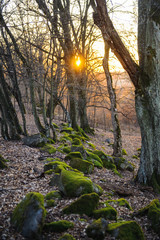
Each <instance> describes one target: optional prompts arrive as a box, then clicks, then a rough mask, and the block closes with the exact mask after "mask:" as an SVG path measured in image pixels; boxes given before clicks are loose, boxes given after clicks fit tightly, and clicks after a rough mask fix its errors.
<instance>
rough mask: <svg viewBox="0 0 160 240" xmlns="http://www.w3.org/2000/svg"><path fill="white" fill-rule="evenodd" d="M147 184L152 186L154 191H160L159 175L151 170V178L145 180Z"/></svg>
mask: <svg viewBox="0 0 160 240" xmlns="http://www.w3.org/2000/svg"><path fill="white" fill-rule="evenodd" d="M147 184H148V185H149V186H152V187H153V189H154V191H155V192H156V193H160V175H159V174H156V172H153V174H152V177H151V180H150V181H148V182H147Z"/></svg>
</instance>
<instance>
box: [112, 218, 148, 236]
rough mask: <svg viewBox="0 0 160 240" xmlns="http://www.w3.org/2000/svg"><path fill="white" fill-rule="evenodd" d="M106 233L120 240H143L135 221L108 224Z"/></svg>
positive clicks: (140, 230)
mask: <svg viewBox="0 0 160 240" xmlns="http://www.w3.org/2000/svg"><path fill="white" fill-rule="evenodd" d="M107 231H108V232H109V233H111V234H112V236H113V237H115V238H116V239H120V240H137V239H138V240H144V235H143V232H142V229H141V227H140V226H139V224H138V223H136V222H135V221H125V222H119V223H111V224H108V227H107Z"/></svg>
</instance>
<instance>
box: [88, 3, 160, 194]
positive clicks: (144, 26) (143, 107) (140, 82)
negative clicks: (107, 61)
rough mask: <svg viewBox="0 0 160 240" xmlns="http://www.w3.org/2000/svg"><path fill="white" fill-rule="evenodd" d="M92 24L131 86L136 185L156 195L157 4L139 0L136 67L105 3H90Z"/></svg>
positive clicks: (159, 112) (159, 141) (159, 116)
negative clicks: (136, 131) (137, 134)
mask: <svg viewBox="0 0 160 240" xmlns="http://www.w3.org/2000/svg"><path fill="white" fill-rule="evenodd" d="M92 6H93V9H94V15H93V16H94V22H95V24H96V25H97V26H98V27H99V28H100V30H101V32H102V35H103V38H104V39H105V40H107V41H108V43H109V46H110V47H111V49H112V51H113V52H114V53H115V55H116V57H117V58H118V59H119V61H120V62H121V64H122V66H123V67H124V69H125V70H126V71H127V72H128V74H129V76H130V78H131V81H132V83H133V84H134V86H135V102H136V113H137V118H138V122H139V126H140V130H141V137H142V147H141V160H140V167H139V170H138V174H137V180H138V182H139V183H142V184H147V185H150V186H152V187H153V188H154V189H155V190H156V191H158V192H160V147H159V146H160V2H159V0H150V1H147V0H139V1H138V8H139V17H138V51H139V66H138V65H137V64H136V63H135V62H134V60H133V59H132V58H131V56H130V54H129V52H128V50H127V49H126V48H125V46H124V44H123V42H122V40H121V39H120V37H119V35H118V33H117V32H116V30H115V28H114V26H113V24H112V22H111V20H110V18H109V15H108V12H107V7H106V1H105V0H96V3H95V2H94V1H92Z"/></svg>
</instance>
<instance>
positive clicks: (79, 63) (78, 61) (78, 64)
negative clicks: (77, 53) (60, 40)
mask: <svg viewBox="0 0 160 240" xmlns="http://www.w3.org/2000/svg"><path fill="white" fill-rule="evenodd" d="M76 65H77V67H79V66H80V65H81V60H80V58H79V57H78V59H77V60H76Z"/></svg>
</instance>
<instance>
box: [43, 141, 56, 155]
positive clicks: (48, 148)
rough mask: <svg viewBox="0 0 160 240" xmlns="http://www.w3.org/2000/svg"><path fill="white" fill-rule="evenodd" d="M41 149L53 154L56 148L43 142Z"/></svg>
mask: <svg viewBox="0 0 160 240" xmlns="http://www.w3.org/2000/svg"><path fill="white" fill-rule="evenodd" d="M41 151H44V152H48V153H49V154H53V153H55V152H56V148H55V147H54V146H53V145H52V144H49V143H47V144H45V145H44V147H42V148H41Z"/></svg>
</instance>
